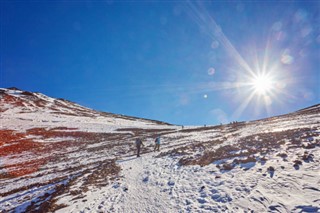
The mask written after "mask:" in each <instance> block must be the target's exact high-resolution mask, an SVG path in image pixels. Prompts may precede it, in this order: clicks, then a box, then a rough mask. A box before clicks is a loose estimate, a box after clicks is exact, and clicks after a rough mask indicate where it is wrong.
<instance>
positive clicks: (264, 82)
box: [251, 75, 273, 95]
mask: <svg viewBox="0 0 320 213" xmlns="http://www.w3.org/2000/svg"><path fill="white" fill-rule="evenodd" d="M251 84H252V86H253V89H254V91H255V92H256V93H258V94H259V95H265V94H267V93H268V92H270V91H271V90H272V88H273V81H272V79H271V78H270V77H269V76H267V75H257V76H255V77H254V78H253V79H252V83H251Z"/></svg>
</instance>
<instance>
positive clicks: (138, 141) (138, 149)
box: [136, 138, 144, 157]
mask: <svg viewBox="0 0 320 213" xmlns="http://www.w3.org/2000/svg"><path fill="white" fill-rule="evenodd" d="M141 145H142V146H144V145H143V143H142V140H141V139H140V138H137V139H136V146H137V157H140V150H141Z"/></svg>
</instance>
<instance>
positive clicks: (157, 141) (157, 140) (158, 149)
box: [153, 135, 160, 152]
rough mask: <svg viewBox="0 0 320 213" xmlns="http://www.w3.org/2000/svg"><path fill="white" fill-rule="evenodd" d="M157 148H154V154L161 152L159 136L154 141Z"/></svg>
mask: <svg viewBox="0 0 320 213" xmlns="http://www.w3.org/2000/svg"><path fill="white" fill-rule="evenodd" d="M154 142H155V146H154V150H153V151H154V152H155V151H156V150H157V151H158V152H159V151H160V136H159V135H158V136H157V138H156V139H155V140H154Z"/></svg>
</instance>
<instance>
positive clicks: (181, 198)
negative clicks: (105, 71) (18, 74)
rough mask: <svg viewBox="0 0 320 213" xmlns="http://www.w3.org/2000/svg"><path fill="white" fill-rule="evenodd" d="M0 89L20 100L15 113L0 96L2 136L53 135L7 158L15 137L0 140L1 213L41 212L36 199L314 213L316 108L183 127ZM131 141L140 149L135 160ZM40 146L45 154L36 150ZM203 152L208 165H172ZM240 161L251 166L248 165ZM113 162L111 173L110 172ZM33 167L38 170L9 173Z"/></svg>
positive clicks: (78, 206)
mask: <svg viewBox="0 0 320 213" xmlns="http://www.w3.org/2000/svg"><path fill="white" fill-rule="evenodd" d="M2 90H3V91H5V94H7V95H11V96H12V97H15V98H18V99H19V98H21V99H19V100H22V102H23V106H20V105H19V106H16V105H14V103H8V102H4V101H3V99H2V97H1V99H0V111H1V113H0V131H1V130H14V131H15V133H27V132H28V130H30V129H32V128H44V129H45V130H46V131H51V133H52V132H54V133H57V134H58V136H54V137H53V136H52V137H49V136H43V135H36V134H35V135H33V134H29V135H26V136H25V137H24V139H27V140H32V141H33V142H34V143H36V144H38V145H41V147H40V148H39V150H37V149H36V152H35V151H34V150H32V149H31V150H27V151H24V152H17V153H14V154H6V153H3V152H1V151H2V150H4V149H6V148H8V147H10V146H11V145H14V144H19V143H21V142H20V140H18V139H17V140H15V141H11V142H10V143H6V141H0V142H1V143H0V153H1V155H0V196H1V197H0V212H25V211H27V208H28V207H29V208H31V207H32V205H36V206H33V207H32V208H33V210H39V209H41V208H40V206H37V205H40V204H41V203H43V201H44V200H48V201H50V202H52V203H54V205H56V206H59V208H56V209H55V212H61V213H64V212H123V213H127V212H139V213H140V212H148V213H152V212H157V213H158V212H166V213H167V212H235V213H238V212H240V213H241V212H252V211H253V212H294V213H295V212H320V199H319V198H320V158H319V156H320V113H319V110H318V109H320V107H319V106H315V107H312V108H310V110H312V111H310V110H304V111H299V113H293V114H288V115H284V116H280V117H274V118H269V119H265V120H259V121H251V122H245V123H241V124H238V125H231V124H229V125H223V126H217V127H214V126H207V127H205V128H204V127H196V126H194V127H193V126H189V127H188V126H187V127H184V128H182V127H181V126H172V125H167V124H161V123H157V122H153V121H150V120H144V119H137V118H130V117H125V116H119V115H112V114H101V113H99V112H96V111H93V110H91V109H88V108H85V107H82V106H80V105H77V104H73V103H69V102H65V101H63V100H58V101H57V100H56V99H53V98H50V97H47V96H45V95H42V94H39V93H36V94H35V96H34V97H35V100H38V99H41V100H42V101H43V103H44V105H41V106H38V105H37V104H36V102H34V100H33V98H34V97H32V98H30V97H27V96H26V95H23V93H22V92H21V91H17V90H7V89H2ZM57 103H58V104H57ZM317 110H318V112H317ZM64 113H71V114H75V115H69V114H64ZM290 131H292V132H290ZM79 132H80V133H86V134H88V135H86V134H85V136H86V137H83V138H80V139H82V140H80V139H79V140H78V139H77V137H76V136H72V134H73V133H74V134H76V133H79ZM59 133H63V134H65V135H66V136H64V135H63V134H62V135H59ZM70 134H71V135H70ZM97 134H99V135H97ZM155 134H161V152H153V145H154V142H153V141H154V138H153V137H154V135H155ZM286 134H289V135H286ZM98 136H99V137H98ZM136 136H139V137H142V138H143V141H144V144H145V147H144V148H143V149H142V154H141V157H139V158H137V157H136V156H135V145H134V140H135V137H136ZM277 137H278V138H277ZM297 141H298V142H297ZM278 142H279V146H276V145H277V143H278ZM280 142H281V143H280ZM296 142H297V143H296ZM61 143H63V144H64V145H61ZM68 143H70V144H72V145H70V146H66V145H65V144H68ZM263 143H270V144H269V145H268V146H270V147H268V146H264V144H263ZM275 144H276V145H275ZM311 145H314V146H311ZM42 146H44V147H49V150H50V151H48V152H45V153H43V152H41V150H42V149H44V147H42ZM260 146H261V147H262V148H259V147H260ZM224 147H229V148H230V147H231V148H234V149H230V150H223V156H222V157H220V156H219V153H218V152H217V151H218V150H221V149H222V148H224ZM184 152H185V153H184ZM210 153H211V154H212V153H213V154H214V156H213V158H212V160H211V161H210V162H209V163H207V164H205V165H203V166H200V165H198V164H197V163H195V164H191V165H181V164H180V163H179V162H180V160H181V159H189V158H190V159H202V158H201V157H202V156H204V155H205V154H207V156H208V158H210ZM250 153H252V154H250ZM281 155H282V156H283V157H281ZM307 155H309V156H310V158H306V156H307ZM248 156H250V157H252V158H255V159H256V161H246V160H247V158H248ZM214 157H216V158H214ZM262 159H266V160H262ZM303 159H304V160H303ZM112 160H115V163H116V165H117V166H118V167H119V168H120V169H121V170H120V172H119V173H117V172H115V173H114V174H111V173H112V172H111V173H108V172H110V171H109V170H108V169H112V168H113V166H114V165H113V164H111V163H110V162H111V161H112ZM202 160H207V159H202ZM235 160H238V161H240V163H238V164H234V165H233V166H234V167H233V169H231V170H226V169H221V166H222V165H225V164H230V165H231V164H232V163H233V162H235ZM33 161H36V162H37V164H35V165H34V166H37V167H38V169H37V170H35V171H34V172H32V173H28V174H25V175H22V176H15V175H13V174H14V172H15V171H17V170H19V169H21V170H23V169H25V168H28V167H30V165H31V166H33V163H34V162H33ZM38 161H39V162H38ZM109 161H110V162H109ZM299 161H300V162H301V164H297V165H294V162H299ZM19 165H20V166H19ZM21 167H22V168H21ZM218 167H220V168H218ZM271 168H273V169H274V171H273V170H272V169H271ZM105 170H106V172H104V171H105ZM95 175H96V176H95ZM104 178H105V179H104ZM95 181H97V182H95ZM99 181H100V182H99ZM101 181H102V182H101ZM61 186H63V187H65V188H63V187H62V190H61V191H57V189H58V188H59V187H61ZM55 193H56V194H55ZM41 199H44V200H41Z"/></svg>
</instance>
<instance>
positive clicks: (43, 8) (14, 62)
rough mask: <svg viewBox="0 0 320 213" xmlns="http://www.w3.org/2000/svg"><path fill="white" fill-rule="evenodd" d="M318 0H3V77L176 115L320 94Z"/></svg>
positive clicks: (243, 112) (218, 112) (194, 118)
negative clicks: (189, 0)
mask: <svg viewBox="0 0 320 213" xmlns="http://www.w3.org/2000/svg"><path fill="white" fill-rule="evenodd" d="M319 8H320V3H319V1H308V0H306V1H271V0H270V1H198V2H197V1H191V2H187V1H165V2H163V1H97V0H96V1H61V0H58V1H15V0H12V1H11V0H10V1H6V0H4V1H1V48H0V54H1V72H0V87H12V86H15V87H18V88H20V89H22V90H28V91H33V92H41V93H44V94H46V95H48V96H52V97H59V98H65V99H68V100H71V101H74V102H77V103H79V104H81V105H84V106H87V107H90V108H93V109H96V110H100V111H107V112H112V113H117V114H125V115H131V116H137V117H143V118H150V119H156V120H161V121H166V122H169V123H174V124H184V125H203V124H207V125H210V124H211V125H214V124H219V123H227V122H230V121H235V120H237V121H242V120H255V119H260V118H264V117H268V116H273V115H279V114H284V113H288V112H292V111H295V110H298V109H300V108H303V107H307V106H310V105H313V104H318V103H319V100H320V87H319V85H320V64H319V63H320V62H319V61H320V49H319V48H320V15H319V13H320V12H319V11H320V9H319Z"/></svg>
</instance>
